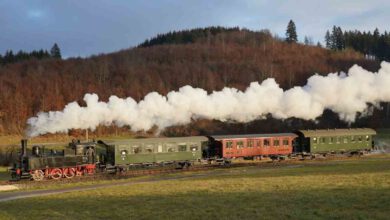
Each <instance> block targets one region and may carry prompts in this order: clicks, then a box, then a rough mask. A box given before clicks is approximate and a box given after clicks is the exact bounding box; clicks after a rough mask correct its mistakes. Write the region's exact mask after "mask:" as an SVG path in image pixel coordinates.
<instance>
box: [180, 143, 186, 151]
mask: <svg viewBox="0 0 390 220" xmlns="http://www.w3.org/2000/svg"><path fill="white" fill-rule="evenodd" d="M179 151H187V145H185V144H179Z"/></svg>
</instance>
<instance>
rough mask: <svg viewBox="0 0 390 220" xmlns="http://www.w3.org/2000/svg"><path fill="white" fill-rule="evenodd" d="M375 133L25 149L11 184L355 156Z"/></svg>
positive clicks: (307, 132) (144, 140)
mask: <svg viewBox="0 0 390 220" xmlns="http://www.w3.org/2000/svg"><path fill="white" fill-rule="evenodd" d="M375 134H376V132H375V131H374V130H373V129H367V128H365V129H362V128H358V129H327V130H299V131H296V132H294V133H274V134H247V135H223V136H220V135H216V136H206V137H203V136H193V137H173V138H140V139H129V140H119V141H103V140H99V141H93V142H80V141H72V142H71V143H69V145H68V146H66V148H65V149H63V150H55V149H46V148H45V147H43V146H33V147H32V148H31V150H30V149H28V148H27V140H22V141H21V153H20V156H19V157H18V159H17V160H16V161H15V162H14V164H13V166H12V168H10V172H11V176H12V179H14V180H20V179H32V180H35V181H40V180H43V179H45V178H49V179H60V178H73V177H75V176H82V175H93V174H94V173H96V172H104V173H116V172H118V171H119V172H120V171H126V170H128V169H130V168H138V167H144V166H159V165H166V164H173V165H175V166H179V167H186V166H191V165H192V164H193V163H199V162H204V161H206V162H211V161H215V162H218V163H230V161H231V160H232V159H235V158H262V157H270V158H272V159H278V158H283V157H289V156H292V155H301V156H315V155H318V154H322V155H326V154H330V153H346V152H349V153H357V152H362V151H369V150H370V149H372V147H373V136H374V135H375Z"/></svg>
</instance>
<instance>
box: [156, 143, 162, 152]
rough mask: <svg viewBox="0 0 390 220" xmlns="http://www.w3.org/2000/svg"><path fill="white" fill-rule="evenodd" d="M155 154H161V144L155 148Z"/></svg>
mask: <svg viewBox="0 0 390 220" xmlns="http://www.w3.org/2000/svg"><path fill="white" fill-rule="evenodd" d="M157 152H159V153H161V152H162V145H161V144H159V145H158V146H157Z"/></svg>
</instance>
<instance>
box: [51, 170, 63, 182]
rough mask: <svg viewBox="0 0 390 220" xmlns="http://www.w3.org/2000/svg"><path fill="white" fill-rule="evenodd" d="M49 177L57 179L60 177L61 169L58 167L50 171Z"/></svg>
mask: <svg viewBox="0 0 390 220" xmlns="http://www.w3.org/2000/svg"><path fill="white" fill-rule="evenodd" d="M50 175H51V178H52V179H55V180H58V179H60V178H61V177H62V170H61V169H59V168H55V169H53V170H52V171H51V172H50Z"/></svg>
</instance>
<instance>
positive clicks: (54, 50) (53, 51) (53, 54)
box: [50, 43, 61, 59]
mask: <svg viewBox="0 0 390 220" xmlns="http://www.w3.org/2000/svg"><path fill="white" fill-rule="evenodd" d="M50 55H51V57H53V58H58V59H61V50H60V47H58V45H57V43H54V45H53V47H52V48H51V49H50Z"/></svg>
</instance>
